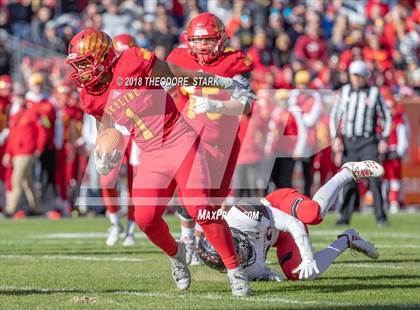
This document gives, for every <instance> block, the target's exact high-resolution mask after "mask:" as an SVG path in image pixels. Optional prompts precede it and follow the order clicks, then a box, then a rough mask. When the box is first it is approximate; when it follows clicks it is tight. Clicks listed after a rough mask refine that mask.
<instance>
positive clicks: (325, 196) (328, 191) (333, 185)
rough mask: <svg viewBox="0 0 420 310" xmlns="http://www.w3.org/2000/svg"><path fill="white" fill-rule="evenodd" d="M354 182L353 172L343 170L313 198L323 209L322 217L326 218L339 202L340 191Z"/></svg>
mask: <svg viewBox="0 0 420 310" xmlns="http://www.w3.org/2000/svg"><path fill="white" fill-rule="evenodd" d="M351 180H353V175H352V173H351V171H350V170H349V169H347V168H344V169H341V170H340V171H339V172H337V173H336V175H334V176H333V177H332V178H331V179H330V180H329V181H328V182H327V183H325V184H324V185H323V186H322V187H321V188H320V189H319V190H318V191H317V192H316V193H315V195H314V197H313V198H312V199H313V200H315V201H316V202H318V204H319V206H320V207H321V217H322V218H324V217H325V215H326V214H327V213H328V210H329V209H331V207H332V206H333V205H334V203H335V201H336V200H337V197H338V194H339V193H340V190H341V189H342V188H343V186H344V185H346V184H347V183H348V182H350V181H351Z"/></svg>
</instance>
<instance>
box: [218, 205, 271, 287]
mask: <svg viewBox="0 0 420 310" xmlns="http://www.w3.org/2000/svg"><path fill="white" fill-rule="evenodd" d="M225 219H226V221H227V223H228V224H229V227H233V228H236V229H238V230H240V231H241V232H243V233H244V234H246V235H247V237H248V240H249V241H250V243H251V245H252V247H253V252H254V254H253V257H252V258H251V259H250V260H249V262H248V266H244V269H245V272H246V274H247V276H248V279H249V280H255V279H257V278H258V277H259V276H260V275H261V274H262V273H264V271H265V270H266V264H265V260H266V257H267V252H268V250H269V249H270V246H272V245H274V244H275V243H276V241H277V238H278V235H279V231H278V230H277V229H275V228H274V224H273V220H272V216H271V212H270V211H269V210H268V209H267V208H266V207H265V206H263V205H259V206H251V205H250V206H234V207H232V208H231V209H230V210H229V212H228V213H227V215H226V217H225Z"/></svg>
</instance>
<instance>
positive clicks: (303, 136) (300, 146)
mask: <svg viewBox="0 0 420 310" xmlns="http://www.w3.org/2000/svg"><path fill="white" fill-rule="evenodd" d="M290 112H292V114H293V116H294V117H295V120H296V124H297V128H298V135H297V141H296V146H295V149H294V151H293V153H294V154H295V156H298V157H304V156H305V155H306V154H304V153H305V147H306V143H307V140H308V128H307V127H306V126H305V122H304V119H303V116H302V110H301V109H300V108H299V107H298V106H297V105H295V106H292V107H290Z"/></svg>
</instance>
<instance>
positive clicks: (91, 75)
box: [67, 29, 116, 94]
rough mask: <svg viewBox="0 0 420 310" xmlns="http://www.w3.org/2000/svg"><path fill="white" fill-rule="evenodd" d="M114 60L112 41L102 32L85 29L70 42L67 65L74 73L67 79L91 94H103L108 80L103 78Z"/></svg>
mask: <svg viewBox="0 0 420 310" xmlns="http://www.w3.org/2000/svg"><path fill="white" fill-rule="evenodd" d="M115 59H116V54H115V50H114V47H113V45H112V39H111V38H110V37H109V36H108V35H107V34H106V33H105V32H103V31H99V30H93V29H87V30H83V31H81V32H79V33H78V34H76V35H75V36H74V37H73V39H72V40H71V41H70V44H69V50H68V56H67V63H68V64H70V65H71V66H72V67H73V68H74V71H73V73H72V74H70V76H69V78H70V79H72V80H74V81H76V83H77V84H78V85H79V86H80V87H85V88H86V90H87V91H88V92H89V93H91V94H95V93H101V92H103V91H104V90H105V89H106V87H107V86H108V83H109V82H110V79H106V78H104V75H105V73H107V72H109V70H110V68H111V66H112V64H113V63H114V61H115Z"/></svg>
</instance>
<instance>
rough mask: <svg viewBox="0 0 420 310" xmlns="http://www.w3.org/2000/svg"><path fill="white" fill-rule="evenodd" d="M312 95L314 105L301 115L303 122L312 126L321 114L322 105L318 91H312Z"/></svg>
mask: <svg viewBox="0 0 420 310" xmlns="http://www.w3.org/2000/svg"><path fill="white" fill-rule="evenodd" d="M313 97H314V105H313V107H312V109H311V111H310V112H309V113H305V114H304V115H303V123H304V124H305V126H307V127H314V126H315V124H316V121H317V120H318V119H319V116H320V115H321V110H322V105H321V96H320V95H319V93H318V92H314V93H313Z"/></svg>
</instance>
